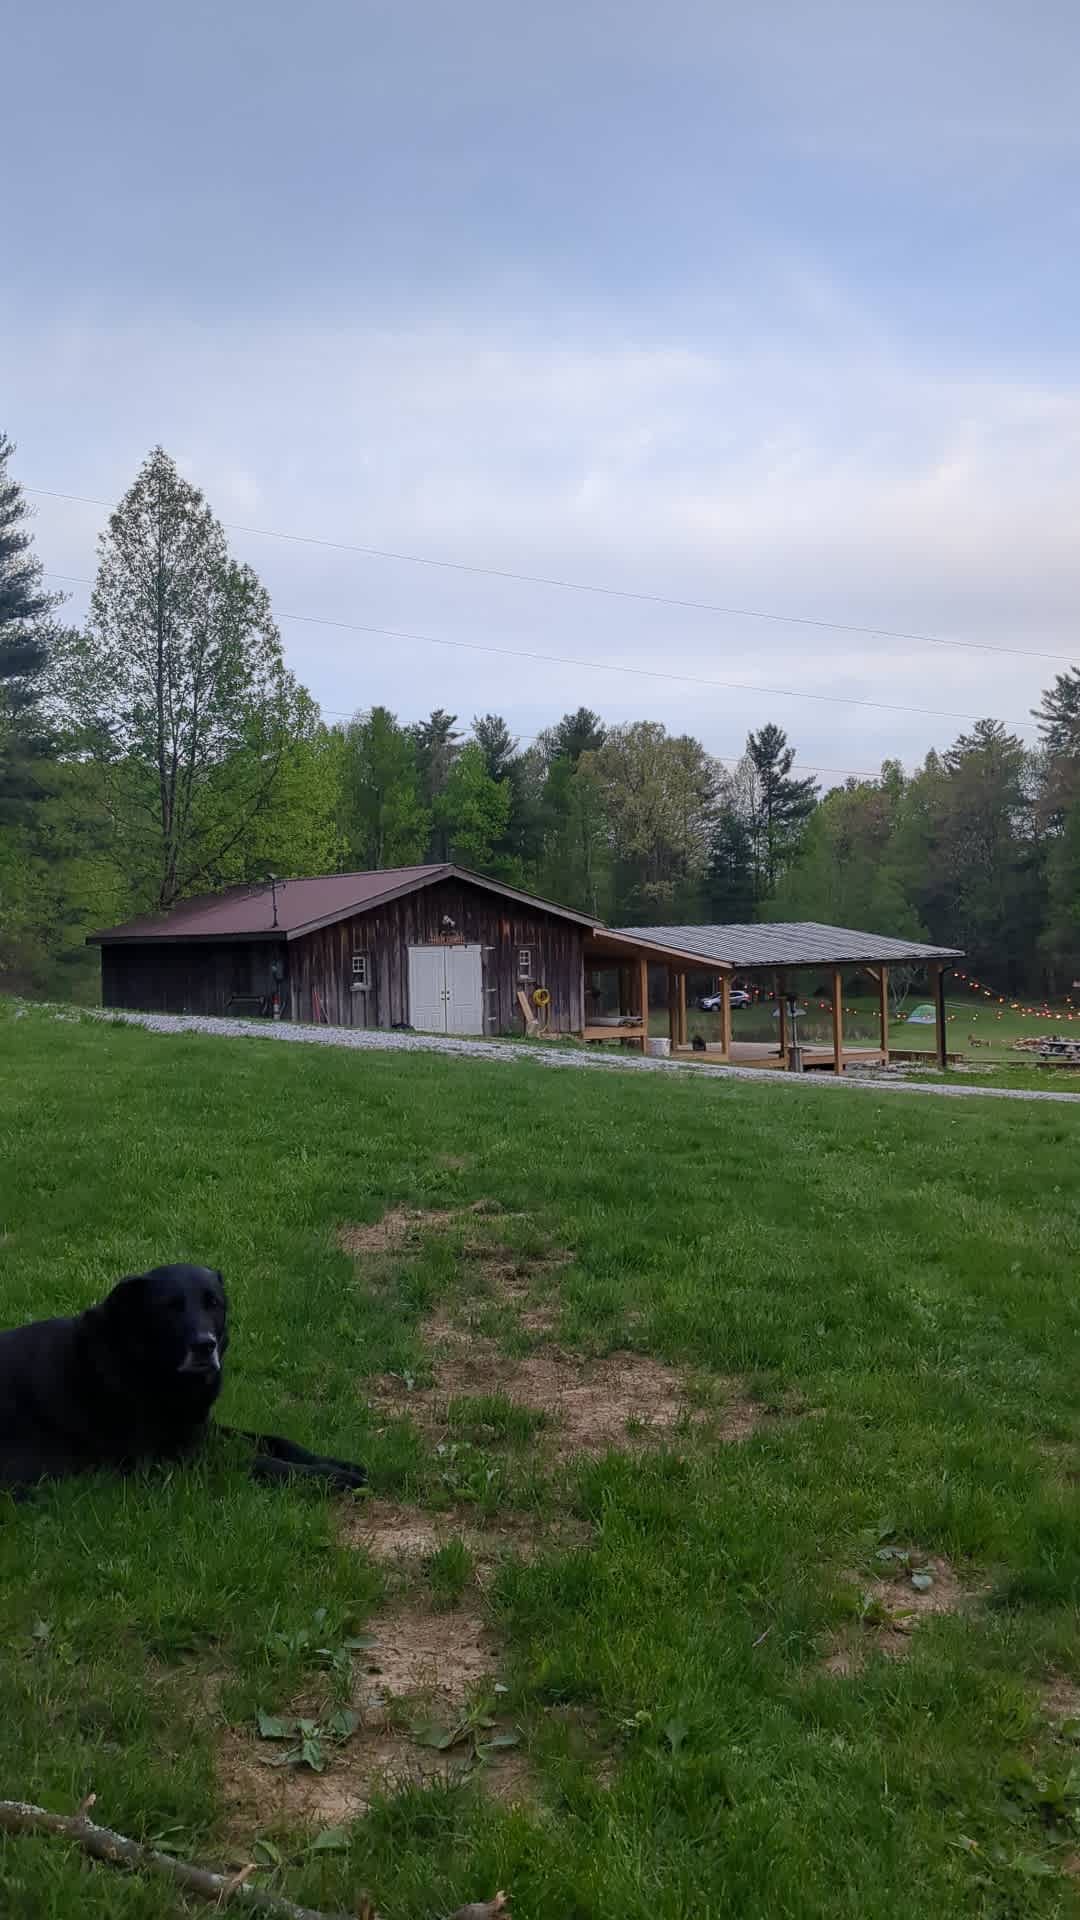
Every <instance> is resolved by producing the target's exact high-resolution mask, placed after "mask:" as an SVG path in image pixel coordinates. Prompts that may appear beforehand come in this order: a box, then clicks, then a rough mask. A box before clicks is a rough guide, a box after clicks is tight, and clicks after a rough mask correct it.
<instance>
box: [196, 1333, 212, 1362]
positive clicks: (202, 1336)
mask: <svg viewBox="0 0 1080 1920" xmlns="http://www.w3.org/2000/svg"><path fill="white" fill-rule="evenodd" d="M191 1351H192V1353H197V1354H200V1355H202V1357H203V1358H204V1359H209V1357H210V1355H211V1354H212V1353H216V1352H217V1335H216V1334H213V1333H197V1334H196V1335H195V1338H194V1340H193V1341H192V1343H191Z"/></svg>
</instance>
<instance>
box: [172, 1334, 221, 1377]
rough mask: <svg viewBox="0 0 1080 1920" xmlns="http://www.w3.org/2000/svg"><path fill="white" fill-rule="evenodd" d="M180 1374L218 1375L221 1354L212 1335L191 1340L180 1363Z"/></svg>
mask: <svg viewBox="0 0 1080 1920" xmlns="http://www.w3.org/2000/svg"><path fill="white" fill-rule="evenodd" d="M179 1371H180V1372H181V1373H220V1372H221V1354H220V1353H219V1351H218V1343H217V1341H216V1339H215V1338H214V1335H213V1334H212V1333H206V1334H200V1336H199V1338H198V1339H197V1340H193V1341H192V1343H191V1345H190V1347H189V1348H188V1350H187V1352H186V1354H185V1355H184V1358H183V1359H182V1361H181V1362H180V1367H179Z"/></svg>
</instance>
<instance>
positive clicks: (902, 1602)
mask: <svg viewBox="0 0 1080 1920" xmlns="http://www.w3.org/2000/svg"><path fill="white" fill-rule="evenodd" d="M886 1551H888V1552H889V1553H890V1554H891V1555H892V1556H893V1558H892V1559H891V1560H890V1561H888V1562H886V1563H884V1564H885V1565H886V1566H887V1568H888V1571H886V1572H883V1573H880V1574H874V1575H871V1576H869V1577H867V1576H866V1575H863V1574H860V1573H849V1574H846V1575H845V1576H844V1578H845V1582H847V1583H849V1584H850V1585H851V1586H853V1587H857V1588H858V1590H859V1592H860V1593H861V1595H862V1615H861V1618H860V1620H859V1623H858V1625H857V1626H856V1627H855V1628H854V1629H852V1630H851V1631H849V1632H847V1633H845V1634H844V1635H842V1636H841V1637H840V1638H839V1639H838V1640H837V1641H836V1643H835V1645H834V1646H833V1647H832V1649H831V1650H830V1652H829V1653H828V1654H827V1655H826V1657H825V1659H824V1660H823V1661H822V1671H823V1672H825V1673H830V1674H833V1675H835V1676H836V1677H837V1678H839V1679H846V1678H848V1677H849V1676H850V1675H852V1674H856V1673H859V1672H860V1671H861V1669H862V1668H863V1667H864V1666H865V1665H866V1662H867V1660H868V1659H869V1657H870V1655H871V1654H872V1653H881V1654H884V1655H885V1657H886V1659H889V1660H903V1659H904V1658H905V1657H906V1655H907V1654H908V1653H909V1652H910V1650H911V1636H912V1634H913V1633H914V1632H915V1630H916V1628H917V1627H918V1626H919V1625H920V1623H921V1622H922V1621H923V1620H925V1619H927V1618H928V1617H929V1616H931V1615H933V1614H941V1613H962V1612H963V1611H964V1609H965V1608H966V1607H969V1606H971V1604H972V1602H973V1601H974V1600H975V1599H977V1597H978V1595H977V1592H976V1591H975V1590H974V1589H972V1588H971V1587H966V1586H964V1584H963V1582H962V1581H961V1580H960V1579H959V1577H958V1575H957V1574H956V1573H955V1572H954V1570H953V1568H952V1567H951V1566H950V1564H949V1562H948V1561H947V1560H944V1559H942V1558H940V1557H935V1556H933V1555H930V1554H923V1553H920V1552H919V1550H918V1548H916V1547H892V1548H888V1549H886Z"/></svg>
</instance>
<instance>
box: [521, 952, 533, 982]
mask: <svg viewBox="0 0 1080 1920" xmlns="http://www.w3.org/2000/svg"><path fill="white" fill-rule="evenodd" d="M532 970H533V965H532V948H531V947H519V948H518V979H519V980H531V979H532Z"/></svg>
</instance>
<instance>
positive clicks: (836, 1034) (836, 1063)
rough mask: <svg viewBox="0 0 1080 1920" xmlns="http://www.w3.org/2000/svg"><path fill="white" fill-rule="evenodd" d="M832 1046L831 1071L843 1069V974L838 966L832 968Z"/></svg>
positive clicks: (840, 1071) (841, 1071) (837, 1071)
mask: <svg viewBox="0 0 1080 1920" xmlns="http://www.w3.org/2000/svg"><path fill="white" fill-rule="evenodd" d="M832 1046H833V1072H834V1073H843V1071H844V976H843V974H842V973H841V971H840V968H839V967H834V968H833V977H832Z"/></svg>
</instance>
